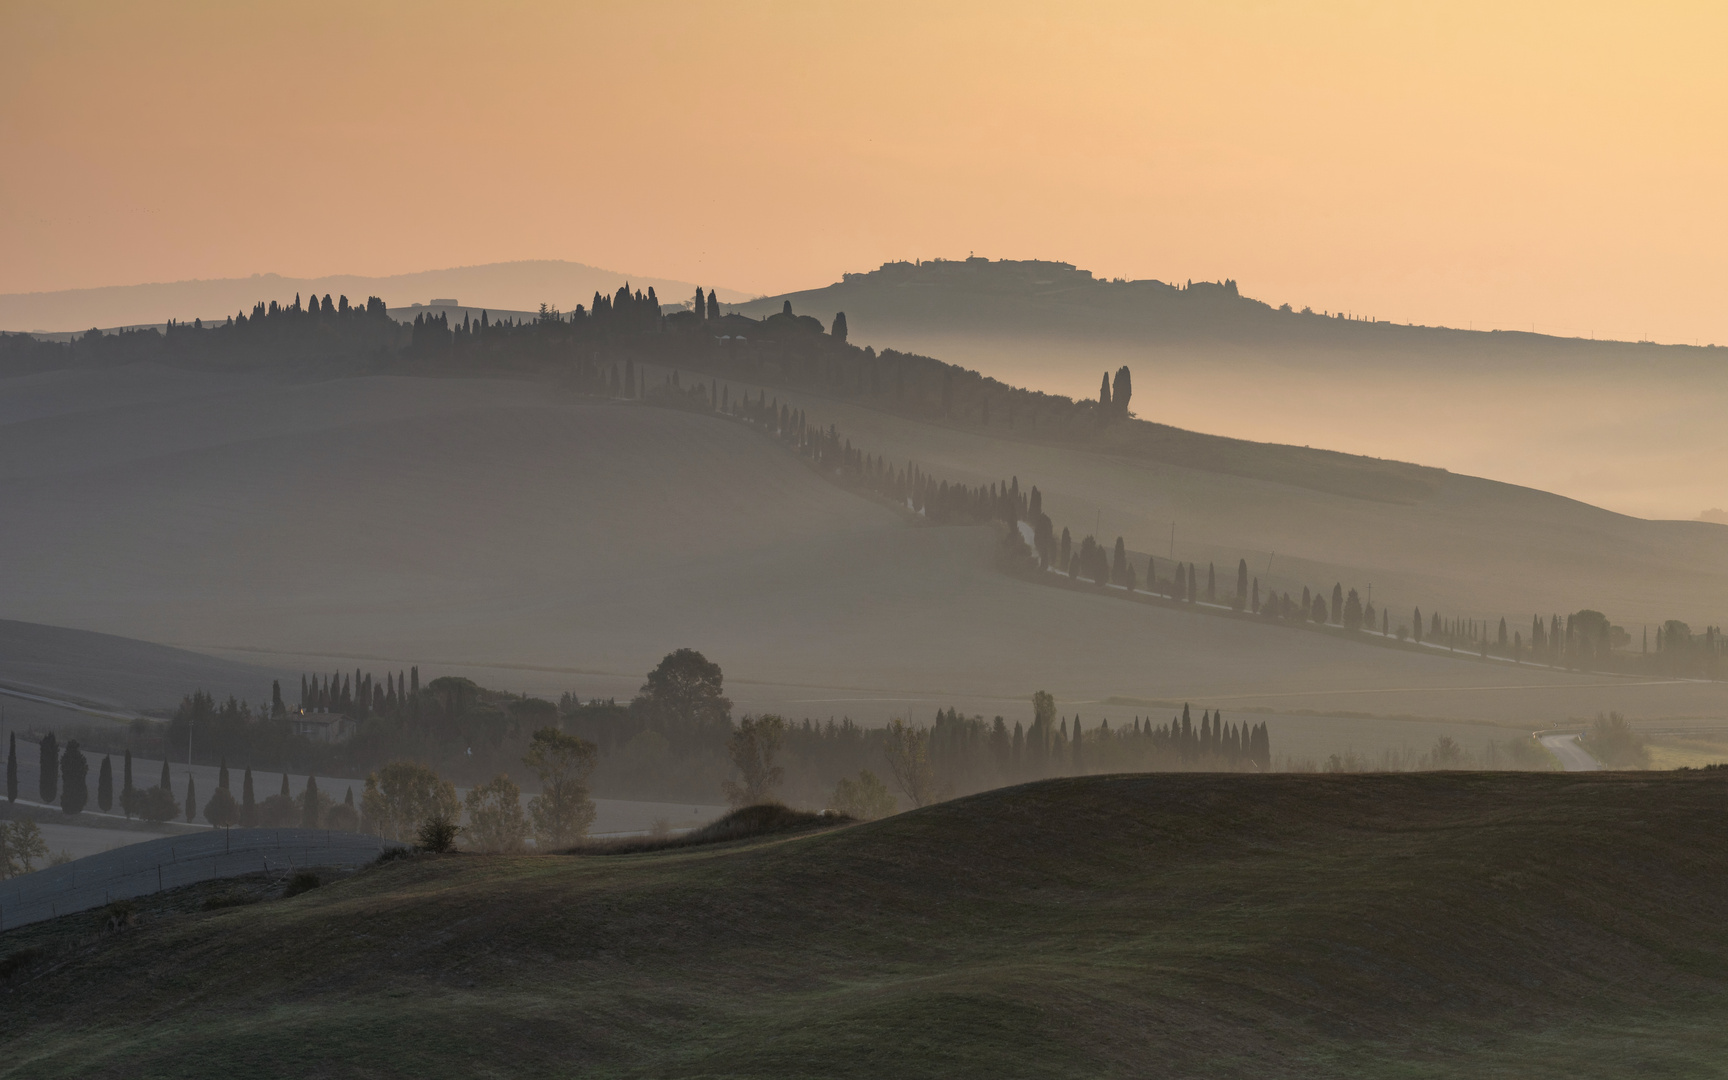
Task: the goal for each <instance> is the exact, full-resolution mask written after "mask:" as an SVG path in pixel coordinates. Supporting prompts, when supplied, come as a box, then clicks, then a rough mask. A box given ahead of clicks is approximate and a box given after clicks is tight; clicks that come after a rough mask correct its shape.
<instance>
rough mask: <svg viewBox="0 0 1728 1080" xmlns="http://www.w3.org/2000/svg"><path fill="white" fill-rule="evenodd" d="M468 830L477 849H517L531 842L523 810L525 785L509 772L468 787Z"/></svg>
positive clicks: (511, 850) (519, 849) (498, 850)
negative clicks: (523, 788)
mask: <svg viewBox="0 0 1728 1080" xmlns="http://www.w3.org/2000/svg"><path fill="white" fill-rule="evenodd" d="M467 803H468V827H467V829H466V830H465V831H466V832H467V834H468V840H469V842H470V845H471V846H472V847H473V848H474V850H476V851H487V852H506V853H509V852H518V851H521V850H522V849H523V848H524V847H525V846H526V845H527V842H528V818H527V816H526V815H524V814H523V813H522V789H521V788H519V787H517V786H516V782H515V781H513V780H511V779H510V776H509V774H508V773H499V774H498V775H497V776H494V777H493V778H492V779H491V780H489V781H488V782H486V783H484V784H480V785H479V786H477V787H472V788H469V789H468V799H467Z"/></svg>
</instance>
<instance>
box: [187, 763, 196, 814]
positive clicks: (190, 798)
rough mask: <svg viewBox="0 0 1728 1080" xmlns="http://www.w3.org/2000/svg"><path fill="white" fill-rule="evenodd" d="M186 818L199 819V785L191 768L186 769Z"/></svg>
mask: <svg viewBox="0 0 1728 1080" xmlns="http://www.w3.org/2000/svg"><path fill="white" fill-rule="evenodd" d="M186 820H187V821H197V820H198V785H197V783H196V782H195V781H194V780H193V778H192V770H190V769H188V770H186Z"/></svg>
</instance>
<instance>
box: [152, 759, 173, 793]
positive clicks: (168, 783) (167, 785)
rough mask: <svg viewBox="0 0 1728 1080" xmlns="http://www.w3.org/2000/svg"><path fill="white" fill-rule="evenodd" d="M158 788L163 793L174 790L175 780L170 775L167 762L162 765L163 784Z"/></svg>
mask: <svg viewBox="0 0 1728 1080" xmlns="http://www.w3.org/2000/svg"><path fill="white" fill-rule="evenodd" d="M156 786H157V787H160V788H161V789H162V790H163V791H173V790H174V778H173V777H171V776H169V775H168V763H167V762H166V761H164V762H163V763H162V782H161V783H160V784H158V785H156Z"/></svg>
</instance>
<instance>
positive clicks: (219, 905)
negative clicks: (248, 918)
mask: <svg viewBox="0 0 1728 1080" xmlns="http://www.w3.org/2000/svg"><path fill="white" fill-rule="evenodd" d="M257 902H258V898H257V897H256V896H254V895H252V894H251V893H247V892H241V891H239V890H238V889H232V890H229V891H228V892H225V893H217V894H216V895H215V896H211V897H206V898H205V900H204V910H205V911H220V910H222V909H223V908H231V907H245V906H246V905H247V904H256V903H257Z"/></svg>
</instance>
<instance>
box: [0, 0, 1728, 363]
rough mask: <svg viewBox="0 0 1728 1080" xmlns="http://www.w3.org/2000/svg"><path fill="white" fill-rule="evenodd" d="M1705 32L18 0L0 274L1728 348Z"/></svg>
mask: <svg viewBox="0 0 1728 1080" xmlns="http://www.w3.org/2000/svg"><path fill="white" fill-rule="evenodd" d="M1724 41H1728V5H1722V4H1704V3H1685V4H1682V3H1666V4H1665V3H1659V2H1658V3H1644V4H1637V5H1634V4H1613V5H1609V4H1591V3H1580V2H1572V3H1555V4H1547V3H1516V2H1507V0H1500V2H1497V3H1470V2H1450V3H1419V2H1411V3H1349V2H1333V3H1273V2H1258V3H1253V2H1243V3H1206V4H1196V3H1193V2H1191V0H1186V2H1183V3H1171V4H1165V3H1157V2H1140V3H1131V4H1062V5H1055V4H1044V3H1041V4H1015V3H1002V2H991V3H981V4H963V3H950V4H942V3H928V2H926V3H908V4H893V3H868V4H863V3H857V4H838V3H818V2H803V3H783V4H781V3H733V4H724V5H722V4H664V5H649V6H643V5H634V4H618V3H616V2H612V3H607V4H594V5H587V4H570V3H508V2H491V3H486V4H475V3H467V4H454V3H438V2H428V0H417V2H415V3H402V4H392V3H386V2H377V3H368V4H363V5H353V4H333V3H321V2H318V0H297V2H296V3H293V4H271V3H241V4H235V3H231V2H213V3H195V2H183V3H79V2H75V0H73V2H68V0H56V2H54V3H51V4H50V3H25V2H20V0H0V146H5V147H6V153H5V157H4V165H3V167H0V293H10V292H28V291H41V290H56V289H67V288H82V287H89V286H98V285H116V284H129V283H135V282H145V281H170V280H180V279H187V278H212V277H231V276H244V275H249V274H252V273H257V272H276V273H281V274H285V275H295V276H317V275H324V274H334V273H352V274H368V275H381V274H394V273H403V272H410V271H417V270H425V269H430V268H436V267H446V266H458V265H468V264H476V263H486V262H494V261H503V260H513V259H570V260H575V261H579V262H584V263H589V264H592V265H597V266H604V267H608V268H611V269H616V270H620V271H625V272H632V273H638V274H646V273H651V274H656V275H660V276H664V277H670V278H678V279H684V280H692V281H700V282H704V283H710V284H714V285H720V286H724V287H729V288H735V289H742V290H748V291H752V292H760V293H775V292H781V291H787V290H793V289H800V288H808V287H813V286H818V285H821V284H824V283H826V282H828V281H832V280H837V279H838V277H839V275H840V274H842V273H844V272H846V271H856V270H864V269H869V268H872V267H874V266H876V265H878V264H880V263H882V262H884V261H887V260H893V259H910V258H933V257H952V258H961V257H965V256H966V255H968V254H970V253H974V252H975V253H977V254H980V255H987V256H990V257H997V258H1028V257H1038V258H1051V259H1060V260H1063V261H1067V262H1072V263H1075V264H1077V265H1079V266H1082V267H1085V268H1087V269H1090V270H1092V271H1093V272H1094V273H1097V274H1099V275H1100V276H1106V277H1113V276H1123V277H1130V278H1144V277H1155V278H1161V279H1164V280H1183V279H1197V280H1198V279H1207V280H1210V279H1218V278H1224V277H1231V278H1235V279H1236V280H1237V281H1238V282H1240V284H1241V288H1242V291H1243V292H1245V293H1247V294H1248V295H1251V296H1255V297H1258V298H1261V299H1265V300H1269V301H1271V302H1273V303H1280V302H1285V301H1288V302H1291V303H1293V304H1295V305H1297V306H1302V305H1304V304H1307V305H1312V306H1313V307H1314V308H1316V309H1317V310H1318V309H1328V310H1344V311H1350V312H1354V313H1357V314H1362V315H1372V316H1376V317H1379V318H1383V319H1391V320H1394V321H1398V322H1421V323H1435V324H1446V325H1453V326H1474V327H1476V328H1479V329H1480V328H1484V327H1502V328H1517V329H1535V330H1538V331H1541V332H1544V333H1557V334H1569V335H1578V336H1597V337H1619V338H1629V339H1636V338H1649V339H1653V340H1660V341H1677V342H1678V341H1684V342H1692V341H1699V342H1711V341H1716V342H1721V343H1728V305H1725V304H1723V303H1722V302H1721V298H1722V297H1723V296H1724V295H1725V294H1728V249H1725V247H1724V245H1723V244H1722V242H1721V241H1722V239H1723V237H1724V236H1725V235H1728V200H1725V199H1723V198H1722V196H1721V193H1722V192H1723V191H1725V190H1728V123H1725V122H1724V121H1723V117H1724V116H1728V64H1723V63H1722V62H1721V57H1720V51H1721V46H1722V43H1723V42H1724Z"/></svg>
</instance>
